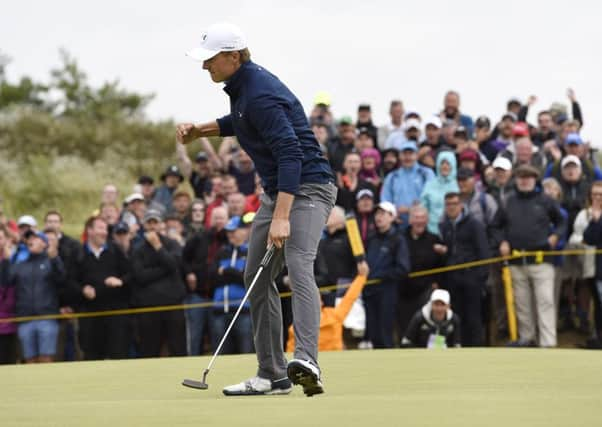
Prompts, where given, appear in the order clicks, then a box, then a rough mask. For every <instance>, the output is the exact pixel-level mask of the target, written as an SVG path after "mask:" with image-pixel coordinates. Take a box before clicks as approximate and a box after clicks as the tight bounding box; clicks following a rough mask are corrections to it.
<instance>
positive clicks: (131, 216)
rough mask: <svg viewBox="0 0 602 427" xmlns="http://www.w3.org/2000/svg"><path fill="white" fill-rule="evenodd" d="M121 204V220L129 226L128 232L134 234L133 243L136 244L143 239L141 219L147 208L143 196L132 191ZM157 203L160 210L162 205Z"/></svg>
mask: <svg viewBox="0 0 602 427" xmlns="http://www.w3.org/2000/svg"><path fill="white" fill-rule="evenodd" d="M151 203H155V202H151ZM123 205H124V208H123V211H122V212H121V221H124V222H125V223H127V225H128V226H129V227H130V232H131V233H132V235H133V236H134V237H133V239H134V245H137V244H138V243H139V242H141V241H143V240H144V227H143V226H142V220H143V219H144V214H145V213H146V209H147V207H146V203H145V202H144V197H143V196H142V194H140V193H132V194H130V195H129V196H127V197H126V198H125V200H124V201H123ZM157 205H158V207H160V208H161V209H160V211H162V210H163V206H162V205H159V204H158V203H157Z"/></svg>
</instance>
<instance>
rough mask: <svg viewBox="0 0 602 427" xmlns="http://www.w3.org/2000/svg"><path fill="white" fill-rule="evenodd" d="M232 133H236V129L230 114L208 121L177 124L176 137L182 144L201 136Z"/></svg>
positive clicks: (229, 134)
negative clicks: (233, 127) (233, 126)
mask: <svg viewBox="0 0 602 427" xmlns="http://www.w3.org/2000/svg"><path fill="white" fill-rule="evenodd" d="M220 124H221V127H220ZM232 135H234V131H233V129H232V121H231V120H230V116H229V115H228V116H224V117H222V118H221V119H218V120H214V121H212V122H208V123H202V124H196V125H195V124H194V123H181V124H179V125H177V126H176V139H177V141H178V142H181V143H182V144H188V143H190V142H192V141H194V140H195V139H198V138H201V137H208V136H232Z"/></svg>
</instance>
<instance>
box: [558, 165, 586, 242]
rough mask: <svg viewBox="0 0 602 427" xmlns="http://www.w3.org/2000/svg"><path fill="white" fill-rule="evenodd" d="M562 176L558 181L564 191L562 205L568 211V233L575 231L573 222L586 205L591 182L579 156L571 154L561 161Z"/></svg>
mask: <svg viewBox="0 0 602 427" xmlns="http://www.w3.org/2000/svg"><path fill="white" fill-rule="evenodd" d="M560 165H561V169H562V172H561V178H560V181H558V183H559V184H560V189H561V191H562V198H561V200H559V202H560V206H561V207H563V208H564V209H565V210H566V211H567V213H568V225H567V233H568V234H567V235H570V234H571V233H572V232H573V223H574V222H575V218H577V214H578V213H579V211H580V210H581V209H583V208H584V207H585V204H586V201H587V195H588V193H589V188H590V183H589V182H588V180H587V178H586V177H585V175H584V174H583V170H582V168H581V160H579V157H577V156H575V155H572V154H569V155H568V156H565V157H564V158H563V159H562V161H561V162H560Z"/></svg>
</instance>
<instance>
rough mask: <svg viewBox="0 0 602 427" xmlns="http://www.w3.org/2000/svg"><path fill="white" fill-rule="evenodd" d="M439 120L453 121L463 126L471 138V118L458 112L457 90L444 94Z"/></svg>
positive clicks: (458, 98)
mask: <svg viewBox="0 0 602 427" xmlns="http://www.w3.org/2000/svg"><path fill="white" fill-rule="evenodd" d="M441 121H443V122H445V121H453V122H454V123H456V125H457V126H463V127H464V128H465V129H466V132H467V133H468V137H469V138H472V134H473V122H472V118H471V117H470V116H467V115H465V114H462V113H461V112H460V94H459V93H458V92H455V91H453V90H450V91H448V92H447V93H446V94H445V98H444V100H443V111H442V112H441Z"/></svg>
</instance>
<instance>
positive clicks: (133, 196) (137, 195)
mask: <svg viewBox="0 0 602 427" xmlns="http://www.w3.org/2000/svg"><path fill="white" fill-rule="evenodd" d="M135 200H140V201H141V202H144V196H143V195H142V194H140V193H132V194H130V195H129V196H127V197H126V198H125V200H124V201H123V202H124V203H125V204H126V205H127V204H128V203H132V202H133V201H135Z"/></svg>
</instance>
